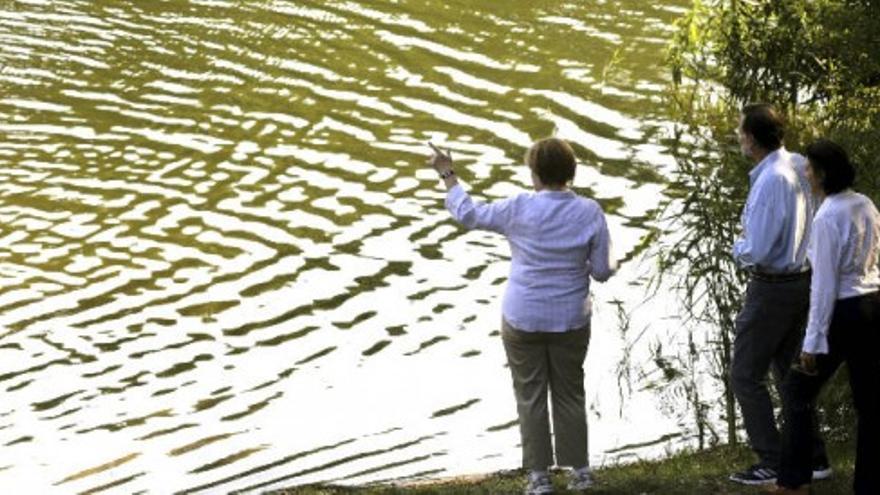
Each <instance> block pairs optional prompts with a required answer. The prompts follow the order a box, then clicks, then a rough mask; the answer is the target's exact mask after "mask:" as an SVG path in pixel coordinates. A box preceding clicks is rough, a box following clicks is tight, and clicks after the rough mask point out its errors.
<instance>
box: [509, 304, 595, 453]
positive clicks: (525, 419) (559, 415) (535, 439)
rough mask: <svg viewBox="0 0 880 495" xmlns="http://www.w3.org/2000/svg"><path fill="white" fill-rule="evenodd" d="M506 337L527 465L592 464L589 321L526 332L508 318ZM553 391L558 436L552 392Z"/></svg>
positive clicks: (523, 451)
mask: <svg viewBox="0 0 880 495" xmlns="http://www.w3.org/2000/svg"><path fill="white" fill-rule="evenodd" d="M501 329H502V331H501V337H502V341H503V342H504V350H505V352H506V353H507V363H508V364H509V366H510V374H511V376H512V377H513V391H514V395H515V396H516V409H517V413H518V414H519V431H520V436H521V438H522V453H523V467H524V468H526V469H531V470H544V469H547V468H548V467H550V466H553V465H554V462H553V452H554V450H555V452H556V465H558V466H572V467H576V468H578V467H583V466H586V465H587V464H588V455H587V415H586V409H585V405H584V368H583V365H584V358H586V355H587V347H588V345H589V342H590V326H589V324H588V325H587V326H585V327H583V328H580V329H577V330H570V331H567V332H561V333H554V332H523V331H521V330H517V329H516V328H513V327H511V326H510V324H509V323H507V321H504V320H503V319H502V322H501ZM548 390H549V393H550V402H551V406H552V407H551V411H552V417H553V437H552V438H553V439H555V449H554V448H553V445H552V444H553V442H552V439H551V432H550V413H549V412H548V407H547V393H548Z"/></svg>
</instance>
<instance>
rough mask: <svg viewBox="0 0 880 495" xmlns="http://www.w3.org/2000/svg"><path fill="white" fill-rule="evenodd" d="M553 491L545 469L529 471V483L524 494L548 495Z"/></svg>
mask: <svg viewBox="0 0 880 495" xmlns="http://www.w3.org/2000/svg"><path fill="white" fill-rule="evenodd" d="M550 493H553V483H551V482H550V474H549V473H547V471H529V484H528V485H527V486H526V491H525V494H526V495H548V494H550Z"/></svg>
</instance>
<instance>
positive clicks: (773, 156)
mask: <svg viewBox="0 0 880 495" xmlns="http://www.w3.org/2000/svg"><path fill="white" fill-rule="evenodd" d="M787 155H788V150H786V149H785V146H780V147H779V148H778V149H776V150H774V151H772V152H770V153H768V154H767V156H765V157H764V159H763V160H761V161H760V162H758V164H757V165H755V167H754V168H753V169H752V170H751V171H750V172H749V182H750V183H752V184H754V183H755V181H756V180H758V177H760V176H761V174H762V173H763V172H764V169H766V168H767V167H768V166H770V164H771V163H774V162H776V161H777V160H779V159H780V158H783V157H785V156H787Z"/></svg>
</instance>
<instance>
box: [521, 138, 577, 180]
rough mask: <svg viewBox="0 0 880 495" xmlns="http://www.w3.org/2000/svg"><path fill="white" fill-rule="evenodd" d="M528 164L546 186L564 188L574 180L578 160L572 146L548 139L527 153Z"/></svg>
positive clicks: (560, 140) (539, 142)
mask: <svg viewBox="0 0 880 495" xmlns="http://www.w3.org/2000/svg"><path fill="white" fill-rule="evenodd" d="M526 164H527V165H528V166H529V168H530V169H532V172H534V173H535V175H537V176H538V178H539V179H541V183H543V184H544V185H546V186H564V185H565V184H567V183H568V182H569V181H571V180H572V179H574V171H575V168H576V167H577V159H576V158H575V156H574V150H572V149H571V145H569V144H568V143H567V142H565V141H563V140H562V139H558V138H546V139H542V140H540V141H537V142H535V144H533V145H532V147H531V148H529V151H527V152H526Z"/></svg>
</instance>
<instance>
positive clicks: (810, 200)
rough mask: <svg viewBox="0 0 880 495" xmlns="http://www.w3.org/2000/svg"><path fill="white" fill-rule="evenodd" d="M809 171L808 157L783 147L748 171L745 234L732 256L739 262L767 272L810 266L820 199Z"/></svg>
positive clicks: (743, 226) (743, 216)
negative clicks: (812, 225) (812, 226)
mask: <svg viewBox="0 0 880 495" xmlns="http://www.w3.org/2000/svg"><path fill="white" fill-rule="evenodd" d="M805 170H806V160H805V159H804V157H803V156H801V155H799V154H797V153H789V152H788V151H787V150H786V149H785V148H779V149H778V150H776V151H774V152H772V153H770V154H769V155H767V156H766V157H764V159H763V160H761V162H760V163H758V165H756V166H755V168H753V169H752V171H751V172H750V173H749V183H750V187H749V196H748V199H747V200H746V206H745V208H744V209H743V212H742V217H741V220H742V235H741V236H740V238H739V239H737V240H736V242H735V243H734V244H733V257H734V259H735V260H736V262H737V264H738V265H739V266H740V267H742V268H745V269H749V270H754V271H760V272H765V273H797V272H802V271H805V270H806V269H807V268H808V266H809V265H808V263H807V246H808V244H809V239H810V222H811V221H812V218H813V212H814V211H815V199H814V197H813V195H812V192H811V189H810V186H809V182H808V180H807V177H806V172H805Z"/></svg>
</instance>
